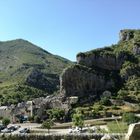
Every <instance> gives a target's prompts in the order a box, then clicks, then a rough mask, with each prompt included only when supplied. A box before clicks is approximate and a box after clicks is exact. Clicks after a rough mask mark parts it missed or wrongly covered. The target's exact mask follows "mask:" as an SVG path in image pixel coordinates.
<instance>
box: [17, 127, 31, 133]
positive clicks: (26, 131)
mask: <svg viewBox="0 0 140 140" xmlns="http://www.w3.org/2000/svg"><path fill="white" fill-rule="evenodd" d="M19 132H20V133H29V132H30V130H29V129H28V128H21V129H20V130H19Z"/></svg>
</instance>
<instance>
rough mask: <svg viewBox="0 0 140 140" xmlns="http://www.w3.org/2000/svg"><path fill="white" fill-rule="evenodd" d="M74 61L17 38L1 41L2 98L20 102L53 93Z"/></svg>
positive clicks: (0, 91) (0, 84)
mask: <svg viewBox="0 0 140 140" xmlns="http://www.w3.org/2000/svg"><path fill="white" fill-rule="evenodd" d="M70 64H71V62H70V61H68V60H66V59H64V58H62V57H60V56H56V55H52V54H51V53H49V52H47V51H45V50H43V49H41V48H39V47H38V46H36V45H34V44H32V43H30V42H28V41H25V40H22V39H17V40H13V41H6V42H0V100H1V103H3V104H4V103H16V102H21V101H23V100H29V99H33V98H36V97H40V96H46V95H47V94H52V93H53V92H55V91H57V90H58V89H59V75H60V73H61V72H62V70H63V69H64V68H65V67H67V66H68V65H70Z"/></svg>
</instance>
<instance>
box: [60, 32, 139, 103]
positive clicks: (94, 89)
mask: <svg viewBox="0 0 140 140" xmlns="http://www.w3.org/2000/svg"><path fill="white" fill-rule="evenodd" d="M119 35H120V41H119V42H118V44H115V45H112V46H109V47H105V48H102V49H96V50H92V51H88V52H85V53H79V54H77V64H75V65H73V66H70V67H68V68H66V69H65V70H64V71H63V73H62V75H61V77H60V93H61V94H63V95H65V97H69V96H78V97H79V99H80V101H82V102H83V101H86V102H87V101H91V100H93V99H95V98H98V97H100V96H101V95H102V93H103V92H104V91H106V90H109V91H111V92H112V94H113V95H115V96H117V95H118V93H119V91H120V90H128V89H127V88H126V87H125V86H126V84H127V83H128V79H129V81H130V79H131V78H132V77H134V76H135V78H136V79H139V54H140V45H139V44H140V43H139V40H140V30H121V31H120V34H119ZM133 86H134V85H133ZM128 95H129V93H128Z"/></svg>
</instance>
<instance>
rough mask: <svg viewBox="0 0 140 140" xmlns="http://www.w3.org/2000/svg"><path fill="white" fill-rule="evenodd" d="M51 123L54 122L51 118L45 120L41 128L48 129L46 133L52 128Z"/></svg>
mask: <svg viewBox="0 0 140 140" xmlns="http://www.w3.org/2000/svg"><path fill="white" fill-rule="evenodd" d="M53 125H54V123H53V121H52V120H47V121H44V122H43V123H42V128H46V129H48V133H49V130H50V129H51V128H52V126H53Z"/></svg>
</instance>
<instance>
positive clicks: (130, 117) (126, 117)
mask: <svg viewBox="0 0 140 140" xmlns="http://www.w3.org/2000/svg"><path fill="white" fill-rule="evenodd" d="M122 120H123V121H124V122H126V123H127V124H128V125H129V124H131V123H136V122H138V121H139V119H138V117H136V116H135V114H134V113H124V114H123V116H122Z"/></svg>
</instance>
